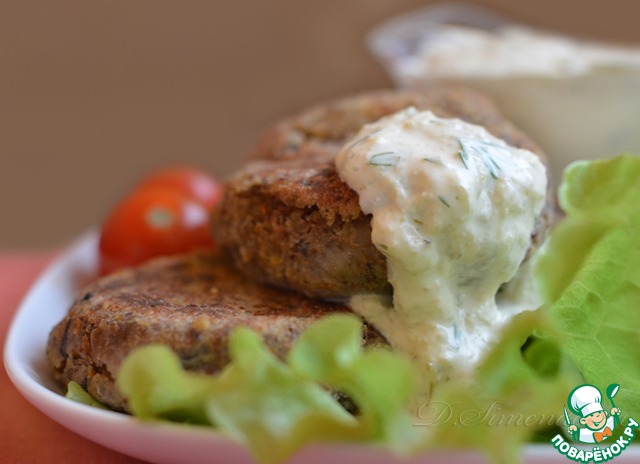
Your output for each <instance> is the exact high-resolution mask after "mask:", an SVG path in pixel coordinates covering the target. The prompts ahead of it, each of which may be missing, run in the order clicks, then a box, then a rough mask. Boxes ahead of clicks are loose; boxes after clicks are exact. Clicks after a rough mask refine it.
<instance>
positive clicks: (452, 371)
mask: <svg viewBox="0 0 640 464" xmlns="http://www.w3.org/2000/svg"><path fill="white" fill-rule="evenodd" d="M336 166H337V169H338V171H339V173H340V175H341V177H342V179H343V180H344V181H345V182H346V183H347V184H348V185H349V186H350V187H351V188H353V189H354V190H355V191H356V192H357V193H358V195H359V197H360V206H361V208H362V210H363V211H364V212H365V213H366V214H372V222H371V224H372V235H371V237H372V241H373V243H374V244H375V246H376V247H377V248H378V249H379V250H380V251H381V252H382V253H383V254H384V255H385V256H386V258H387V267H388V279H389V281H390V282H391V284H392V285H393V298H392V301H391V298H389V297H384V296H380V295H358V296H355V297H353V298H352V299H351V301H350V304H351V306H352V308H353V310H354V311H355V312H356V313H358V314H360V315H361V316H362V317H364V318H365V319H366V320H368V321H369V322H370V323H372V324H373V325H374V326H375V327H376V328H378V330H380V331H381V332H382V333H383V335H384V336H385V337H386V338H387V339H388V341H389V342H390V344H391V345H392V346H393V347H394V348H396V349H398V350H402V351H404V352H405V353H407V354H409V355H410V356H411V357H413V358H414V359H416V360H417V361H418V362H419V363H420V364H421V365H422V366H423V367H424V368H425V369H424V371H425V372H426V373H427V377H428V378H427V382H429V383H431V384H432V383H434V382H439V381H443V380H446V379H447V378H449V377H452V376H456V377H461V376H464V375H466V374H468V373H470V372H471V371H472V369H473V367H474V366H475V365H476V363H477V361H478V360H479V359H480V358H481V356H482V354H483V353H485V352H486V351H487V349H488V348H489V347H490V346H491V343H492V341H494V340H495V336H496V334H497V333H498V331H499V329H500V328H501V327H502V326H503V325H504V324H505V323H506V322H507V321H508V320H509V319H510V318H511V317H512V316H513V314H515V313H516V312H518V311H521V310H523V309H533V308H534V307H533V306H531V307H528V306H527V303H526V302H525V303H524V307H523V306H522V305H520V306H517V305H516V307H510V308H508V309H506V308H501V307H498V305H497V304H496V293H497V292H498V289H499V287H500V286H501V285H502V284H503V283H505V282H508V281H510V280H511V279H513V278H514V276H515V275H516V273H517V272H518V269H519V267H520V264H521V262H522V260H523V258H524V256H525V254H526V252H527V250H528V248H529V245H530V242H531V232H532V230H533V228H534V221H535V219H536V217H537V216H538V214H539V213H540V211H541V209H542V207H543V204H544V201H545V190H546V174H545V169H544V167H543V165H542V164H541V162H540V160H539V159H538V157H537V156H536V155H534V154H533V153H531V152H529V151H527V150H522V149H516V148H513V147H511V146H509V145H507V144H506V143H505V142H504V141H502V140H500V139H498V138H496V137H494V136H492V135H491V134H489V133H488V132H487V131H486V130H485V129H484V128H482V127H480V126H476V125H472V124H469V123H466V122H463V121H461V120H458V119H443V118H439V117H437V116H435V115H434V114H433V113H431V112H418V111H417V110H415V109H413V108H410V109H407V110H405V111H402V112H400V113H397V114H395V115H392V116H389V117H387V118H383V119H381V120H380V121H377V122H375V123H372V124H369V125H367V126H365V127H364V128H363V129H362V130H361V132H360V133H359V134H358V135H357V136H356V137H355V138H354V139H353V142H351V143H348V144H346V145H345V146H344V147H343V149H342V150H341V152H340V154H339V155H338V157H337V159H336ZM515 300H518V298H517V297H516V298H515ZM514 308H515V309H514Z"/></svg>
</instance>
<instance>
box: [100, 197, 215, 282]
mask: <svg viewBox="0 0 640 464" xmlns="http://www.w3.org/2000/svg"><path fill="white" fill-rule="evenodd" d="M212 246H213V242H212V239H211V236H210V231H209V209H208V208H207V207H205V205H204V204H202V203H200V202H198V201H196V200H194V199H193V198H192V197H191V196H189V195H187V194H185V193H184V192H182V191H180V190H179V189H178V190H172V189H170V188H164V189H162V188H145V189H140V190H135V191H134V192H133V193H132V194H131V195H130V196H128V197H126V198H125V199H124V200H123V201H122V202H121V203H119V204H118V205H116V207H115V209H114V210H113V211H112V213H111V215H110V216H109V217H108V218H107V220H106V222H105V223H104V225H103V228H102V233H101V236H100V245H99V247H100V273H101V275H104V274H107V273H109V272H111V271H113V270H115V269H118V268H120V267H124V266H133V265H136V264H139V263H141V262H143V261H145V260H147V259H149V258H152V257H155V256H160V255H172V254H178V253H183V252H187V251H189V250H192V249H194V248H200V247H203V248H204V247H212Z"/></svg>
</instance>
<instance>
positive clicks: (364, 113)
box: [212, 87, 554, 298]
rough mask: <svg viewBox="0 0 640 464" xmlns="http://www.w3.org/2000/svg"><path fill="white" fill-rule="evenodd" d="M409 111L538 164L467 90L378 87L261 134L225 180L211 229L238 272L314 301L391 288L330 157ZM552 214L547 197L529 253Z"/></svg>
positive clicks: (525, 144)
mask: <svg viewBox="0 0 640 464" xmlns="http://www.w3.org/2000/svg"><path fill="white" fill-rule="evenodd" d="M409 106H414V107H416V108H417V109H419V110H431V111H432V112H433V113H435V114H436V115H438V116H440V117H455V118H460V119H463V120H466V121H468V122H471V123H474V124H478V125H482V126H485V127H486V128H487V130H488V131H489V132H491V133H492V134H493V135H495V136H497V137H500V138H502V139H503V140H505V141H506V142H507V143H509V144H510V145H512V146H515V147H519V148H526V149H529V150H531V151H533V152H534V153H537V154H538V155H539V156H540V157H541V158H543V161H544V156H543V155H542V152H541V150H540V149H539V148H538V147H537V146H536V144H535V143H534V142H533V141H531V140H530V139H529V138H528V137H527V136H526V135H525V134H524V133H522V132H521V131H519V130H518V129H517V128H516V127H514V126H513V124H511V123H510V122H509V121H507V120H506V119H505V118H504V117H503V116H502V115H501V114H500V112H499V111H498V110H497V109H496V107H495V106H494V104H493V103H492V102H491V100H489V99H488V98H487V97H485V96H483V95H481V94H479V93H477V92H475V91H471V90H467V89H462V88H449V87H434V88H432V89H429V90H425V91H421V92H417V91H377V92H371V93H365V94H361V95H357V96H354V97H349V98H345V99H342V100H338V101H334V102H332V103H329V104H325V105H321V106H318V107H315V108H312V109H310V110H307V111H304V112H302V113H300V114H299V115H297V116H294V117H291V118H289V119H286V120H284V121H281V122H279V123H278V124H276V125H275V126H274V127H272V128H271V129H269V130H267V131H266V132H265V133H264V134H263V136H262V137H261V139H260V140H259V141H258V143H257V145H256V146H255V148H254V149H253V150H252V151H251V153H250V154H249V157H248V162H247V163H246V165H245V166H244V167H243V168H242V169H241V170H240V171H239V172H238V173H237V174H236V175H235V176H233V177H232V178H231V179H230V180H229V181H228V182H227V185H226V189H225V195H224V197H223V199H222V201H221V202H220V203H219V205H218V208H217V209H216V211H215V212H214V215H213V220H212V224H213V226H212V227H213V234H214V237H215V240H216V242H217V243H218V244H219V245H220V247H222V248H223V249H224V250H226V252H227V253H228V254H229V255H230V256H231V257H232V260H233V262H234V265H235V266H236V268H237V269H239V270H240V271H242V272H243V273H244V274H245V275H247V276H248V277H250V278H252V279H256V280H258V281H260V282H264V283H268V284H271V285H275V286H278V287H281V288H286V289H293V290H296V291H299V292H301V293H303V294H306V295H308V296H313V297H323V298H345V297H349V296H350V295H353V294H358V293H389V292H391V287H390V285H389V283H388V282H387V271H386V260H385V257H384V255H383V254H382V253H380V252H379V251H378V250H377V249H376V248H375V246H374V245H373V243H372V242H371V225H370V220H371V217H370V216H368V215H365V214H364V213H363V212H362V211H361V209H360V206H359V200H358V195H357V194H356V192H354V191H353V190H352V189H351V188H349V186H347V185H346V184H345V183H344V182H343V181H342V180H341V179H340V176H339V174H338V172H337V170H336V167H335V165H334V160H335V157H336V155H337V153H338V152H339V150H340V148H341V147H342V146H343V145H344V144H345V143H347V142H348V141H349V140H350V138H351V137H353V135H354V134H356V133H357V132H358V131H359V130H360V128H361V127H362V126H363V125H365V124H366V123H369V122H373V121H375V120H378V119H380V118H381V117H383V116H386V115H389V114H392V113H395V112H397V111H400V110H402V109H404V108H407V107H409ZM549 198H552V196H551V195H549ZM553 210H554V208H553V205H552V202H551V201H549V202H548V205H547V207H546V208H545V210H544V211H543V213H542V214H541V215H540V217H539V219H538V224H537V225H536V228H535V230H534V231H532V237H533V248H535V247H537V246H538V245H539V244H540V243H541V242H542V240H543V238H544V236H545V233H546V231H547V229H548V228H549V227H550V225H551V223H552V222H553Z"/></svg>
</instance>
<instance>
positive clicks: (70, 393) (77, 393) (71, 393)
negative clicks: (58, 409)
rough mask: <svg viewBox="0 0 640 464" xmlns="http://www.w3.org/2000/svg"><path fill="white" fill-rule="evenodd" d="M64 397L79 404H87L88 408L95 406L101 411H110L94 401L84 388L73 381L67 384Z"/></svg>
mask: <svg viewBox="0 0 640 464" xmlns="http://www.w3.org/2000/svg"><path fill="white" fill-rule="evenodd" d="M64 396H65V397H66V398H68V399H70V400H72V401H75V402H77V403H82V404H86V405H87V406H93V407H95V408H99V409H109V408H107V407H106V406H105V405H104V404H102V403H100V402H99V401H96V400H95V399H93V397H92V396H91V395H90V394H89V393H88V392H87V391H86V390H85V389H84V388H82V386H81V385H80V384H79V383H78V382H74V381H73V380H72V381H71V382H69V383H68V384H67V392H66V393H65V395H64Z"/></svg>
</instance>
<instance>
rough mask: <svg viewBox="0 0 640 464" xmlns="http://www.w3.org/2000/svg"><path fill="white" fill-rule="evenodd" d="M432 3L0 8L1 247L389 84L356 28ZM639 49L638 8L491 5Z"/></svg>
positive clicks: (80, 225) (150, 0) (225, 158)
mask: <svg viewBox="0 0 640 464" xmlns="http://www.w3.org/2000/svg"><path fill="white" fill-rule="evenodd" d="M432 3H436V2H434V1H426V0H422V1H419V0H329V1H318V0H315V1H314V0H237V1H232V0H208V1H205V0H195V1H194V0H190V1H178V0H173V1H168V0H147V1H135V0H109V1H107V0H101V1H97V0H57V1H50V0H46V1H45V0H42V1H29V0H15V1H12V0H0V212H1V215H0V218H1V219H0V221H1V222H0V251H1V250H4V251H7V250H36V249H43V248H51V247H59V246H61V245H64V244H65V243H67V242H69V241H71V240H72V239H73V238H74V237H76V236H77V235H78V234H80V233H82V232H83V231H84V230H86V229H87V228H88V227H91V226H92V225H95V224H99V223H100V221H101V219H102V218H103V217H104V216H105V215H106V214H107V212H108V210H109V207H110V206H111V205H112V204H113V203H114V202H115V201H116V200H117V199H118V198H119V197H120V196H122V195H123V194H124V193H125V192H126V190H127V189H128V188H129V187H130V186H131V185H132V184H133V183H134V181H135V180H136V179H138V178H139V177H140V176H142V175H144V174H145V173H147V172H149V171H151V170H153V169H154V168H157V167H160V166H164V165H167V164H175V163H183V164H195V165H199V166H202V167H204V168H207V169H209V170H210V171H212V172H214V173H216V174H218V175H219V176H220V177H224V176H227V175H228V174H229V173H231V172H232V171H233V169H235V168H236V167H237V166H238V165H239V164H240V163H241V161H242V158H243V156H244V152H245V151H246V150H247V148H248V147H249V146H250V144H251V143H252V141H253V140H254V139H255V138H256V136H257V134H258V133H259V132H260V131H261V130H262V129H263V128H265V126H267V125H268V124H269V123H270V122H271V121H273V120H274V119H276V118H279V117H281V116H284V115H286V114H288V113H290V112H293V111H297V110H299V109H301V108H303V107H305V106H306V105H309V104H312V103H316V102H319V101H321V100H323V99H326V98H332V97H337V96H340V95H343V94H345V93H348V92H353V91H358V90H364V89H371V88H376V87H384V86H390V85H391V83H390V81H389V80H388V78H387V76H386V75H385V73H384V72H383V70H382V69H381V67H380V66H379V65H378V64H377V63H376V62H375V60H374V59H373V58H372V57H371V56H370V55H369V53H368V51H367V49H366V47H365V44H364V39H365V34H366V33H367V31H368V30H370V29H371V28H372V27H373V26H374V25H375V24H377V23H379V22H380V21H382V20H384V19H385V18H388V17H390V16H392V15H395V14H398V13H401V12H406V11H410V10H412V9H415V8H418V7H421V6H426V5H429V4H432ZM473 3H478V4H480V5H484V6H488V7H492V8H495V9H497V10H498V11H499V12H502V13H504V14H507V15H509V16H511V17H513V18H514V19H517V20H519V21H523V22H527V23H530V24H532V25H534V26H539V27H544V28H548V29H552V30H557V31H561V32H566V33H570V34H576V35H580V36H586V37H592V38H596V39H605V40H617V41H625V42H632V43H640V29H639V28H638V17H639V15H638V13H639V12H640V2H637V1H635V0H628V1H622V0H606V1H605V0H591V1H584V0H536V1H535V2H533V1H530V2H524V1H522V2H520V1H518V2H516V1H509V0H484V1H479V2H473Z"/></svg>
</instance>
